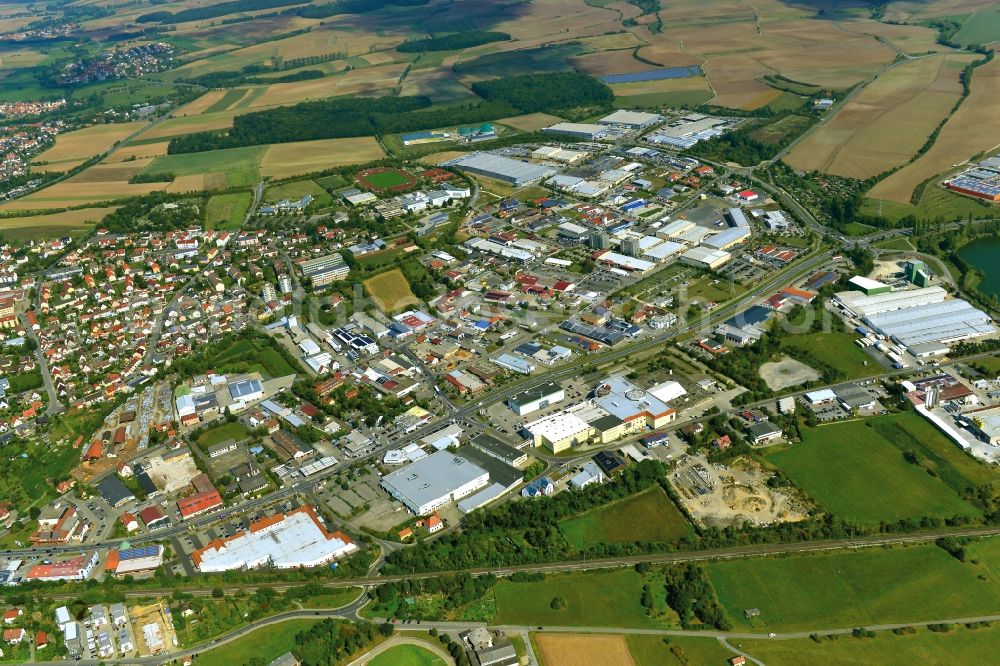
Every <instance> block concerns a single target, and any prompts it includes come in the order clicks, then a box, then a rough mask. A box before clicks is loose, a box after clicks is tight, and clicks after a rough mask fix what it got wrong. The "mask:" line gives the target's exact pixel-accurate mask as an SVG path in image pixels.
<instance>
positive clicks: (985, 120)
mask: <svg viewBox="0 0 1000 666" xmlns="http://www.w3.org/2000/svg"><path fill="white" fill-rule="evenodd" d="M998 108H1000V60H995V59H994V60H993V61H992V62H990V63H988V64H986V65H983V66H982V67H979V68H977V69H976V70H975V73H974V74H973V75H972V92H971V93H970V94H969V96H968V97H967V98H966V99H965V101H964V102H962V106H960V107H959V108H958V111H956V112H955V113H954V114H953V115H952V116H951V118H949V119H948V122H947V123H945V125H944V127H942V128H941V133H940V134H939V135H938V138H937V141H935V142H934V145H933V146H931V148H930V150H928V151H927V152H926V153H924V154H923V155H921V156H920V157H918V158H917V159H916V160H915V161H914V162H913V164H910V165H908V166H905V167H903V168H902V169H900V170H899V171H897V172H896V173H894V174H892V175H891V176H889V177H888V178H886V179H885V180H883V181H882V182H880V183H879V184H878V185H876V186H875V187H873V188H872V189H871V191H870V192H869V193H868V196H869V197H871V198H873V199H887V200H889V201H898V202H900V203H909V202H910V196H911V195H912V194H913V190H914V189H915V188H916V187H917V185H919V184H920V183H922V182H923V181H925V180H928V179H930V178H933V177H935V176H937V175H939V174H942V173H944V172H945V171H947V170H948V169H950V168H951V167H952V165H955V164H960V163H962V162H964V161H966V160H968V159H969V158H971V157H972V156H974V155H978V154H979V153H981V152H983V151H988V150H992V149H994V148H996V147H997V146H998V145H1000V123H998V122H997V109H998Z"/></svg>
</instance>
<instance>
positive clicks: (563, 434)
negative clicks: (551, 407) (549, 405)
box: [524, 412, 594, 453]
mask: <svg viewBox="0 0 1000 666" xmlns="http://www.w3.org/2000/svg"><path fill="white" fill-rule="evenodd" d="M524 429H525V430H526V431H527V432H529V433H530V434H531V438H532V441H533V442H534V444H535V446H547V447H548V448H549V450H551V451H552V453H561V452H563V451H566V450H568V449H570V448H572V447H573V446H574V445H575V444H581V443H583V442H586V441H588V440H589V439H590V438H591V437H593V436H594V428H593V426H591V425H590V424H589V423H587V422H586V421H584V420H583V419H581V418H580V417H579V416H577V415H576V414H572V413H570V412H556V413H555V414H549V415H548V416H545V417H543V418H540V419H538V420H537V421H532V422H531V423H529V424H527V425H526V426H524Z"/></svg>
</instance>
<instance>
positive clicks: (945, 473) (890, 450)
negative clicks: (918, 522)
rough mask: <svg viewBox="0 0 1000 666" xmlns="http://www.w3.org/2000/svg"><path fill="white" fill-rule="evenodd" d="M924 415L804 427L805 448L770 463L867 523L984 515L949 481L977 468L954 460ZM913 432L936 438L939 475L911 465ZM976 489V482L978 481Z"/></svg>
mask: <svg viewBox="0 0 1000 666" xmlns="http://www.w3.org/2000/svg"><path fill="white" fill-rule="evenodd" d="M914 418H919V417H918V416H916V415H907V414H902V415H891V416H881V417H876V418H872V419H866V420H857V421H846V422H842V423H835V424H831V425H820V426H818V427H815V428H803V429H802V437H803V441H802V443H801V444H795V445H792V446H790V447H788V448H785V449H782V450H779V451H774V452H772V453H770V454H768V455H767V461H768V462H770V463H772V464H774V465H775V466H776V467H778V468H779V469H780V470H782V471H783V472H785V473H786V474H788V476H789V477H790V478H791V479H792V481H793V482H795V484H796V485H798V486H799V487H801V488H802V489H803V490H805V491H806V493H808V494H809V495H810V496H812V497H813V499H815V500H816V501H817V503H818V504H819V505H820V506H821V507H822V508H824V509H826V510H827V511H829V512H830V513H831V514H833V515H834V516H836V517H838V518H844V519H848V520H855V521H858V522H861V523H869V524H871V523H877V522H879V521H880V520H899V519H904V518H921V517H924V516H937V517H941V518H950V517H952V516H955V515H965V516H972V515H976V514H978V513H979V511H978V510H977V509H976V507H975V506H973V505H972V504H970V503H969V502H966V501H965V500H963V499H961V498H960V497H959V496H958V493H957V491H956V489H955V488H954V485H957V483H956V482H954V481H951V483H946V481H945V479H946V478H948V479H956V478H962V477H967V476H971V475H972V474H973V472H972V470H975V469H977V468H976V467H969V468H966V467H965V466H964V465H961V466H960V465H959V464H958V463H956V462H954V461H952V460H951V459H950V458H951V456H949V455H948V453H947V449H946V448H945V447H944V446H943V445H942V443H941V442H940V441H937V439H936V438H933V434H932V433H928V432H926V430H924V429H920V428H919V426H918V425H917V424H916V422H915V421H914V420H913V419H914ZM913 432H918V433H920V436H921V437H928V438H929V439H928V442H927V444H926V446H927V447H928V448H930V447H933V448H932V449H931V450H933V451H934V452H935V458H936V459H935V460H934V462H935V464H936V465H937V466H939V467H940V469H939V470H936V474H937V476H931V475H930V474H928V472H927V470H926V469H924V468H923V467H922V466H921V465H915V464H911V463H909V462H907V461H906V460H905V459H904V458H903V451H904V450H907V447H910V446H912V439H913V435H912V433H913ZM973 485H975V484H973Z"/></svg>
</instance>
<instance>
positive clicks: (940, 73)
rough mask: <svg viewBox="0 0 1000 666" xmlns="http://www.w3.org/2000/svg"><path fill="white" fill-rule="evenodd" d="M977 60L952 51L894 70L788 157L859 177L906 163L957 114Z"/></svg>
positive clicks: (808, 167) (804, 165) (801, 165)
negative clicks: (969, 68) (966, 70)
mask: <svg viewBox="0 0 1000 666" xmlns="http://www.w3.org/2000/svg"><path fill="white" fill-rule="evenodd" d="M971 60H972V56H970V55H966V54H949V55H941V56H936V57H930V58H920V59H917V60H910V61H906V62H903V63H902V64H900V65H898V66H896V67H894V68H892V69H890V70H889V71H888V72H886V73H884V74H882V75H881V76H879V77H878V78H877V79H875V81H873V82H872V83H870V84H869V85H868V86H866V87H865V88H864V89H863V90H862V91H861V92H860V93H858V94H857V95H855V96H854V97H853V98H852V99H851V100H849V101H848V102H847V103H846V104H843V105H841V106H840V107H838V109H837V110H835V111H834V113H835V114H836V115H835V116H834V117H833V118H831V119H830V120H828V121H827V122H826V123H825V124H824V125H822V126H820V127H819V128H817V129H816V131H814V132H811V133H810V134H809V135H807V136H806V137H805V138H804V139H803V140H802V141H800V142H799V143H798V144H796V146H795V149H794V150H792V152H791V153H789V154H788V156H787V157H786V158H785V161H786V162H787V163H788V164H789V165H790V166H792V167H793V168H795V169H800V170H803V171H823V172H825V173H831V174H835V175H838V176H847V177H849V178H859V179H865V178H870V177H872V176H875V175H877V174H880V173H882V172H884V171H887V170H888V169H891V168H893V167H896V166H899V165H901V164H905V163H906V162H907V161H909V160H910V159H911V158H912V157H913V156H914V155H915V154H916V152H917V151H918V150H919V149H920V147H921V146H922V145H923V144H924V143H925V142H926V140H927V137H929V136H930V134H931V132H933V131H934V129H935V128H936V127H937V126H938V125H939V124H940V123H941V121H942V120H944V119H945V118H946V117H947V116H948V114H949V113H951V110H952V108H953V107H954V106H955V103H956V102H957V101H958V99H959V97H960V96H961V94H962V84H961V82H960V81H959V76H960V74H961V72H962V67H964V66H965V64H966V63H968V62H970V61H971Z"/></svg>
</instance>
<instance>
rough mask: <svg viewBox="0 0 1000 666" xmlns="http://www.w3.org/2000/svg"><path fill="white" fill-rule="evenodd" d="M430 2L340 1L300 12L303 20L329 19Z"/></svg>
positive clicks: (422, 4) (403, 0) (428, 0)
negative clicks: (341, 15)
mask: <svg viewBox="0 0 1000 666" xmlns="http://www.w3.org/2000/svg"><path fill="white" fill-rule="evenodd" d="M429 2H430V0H339V1H338V2H331V3H327V4H325V5H309V6H306V7H305V8H304V9H302V10H301V11H299V16H301V17H303V18H329V17H330V16H336V15H337V14H367V13H368V12H373V11H375V10H378V9H382V8H383V7H391V6H395V7H423V6H424V5H426V4H428V3H429Z"/></svg>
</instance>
